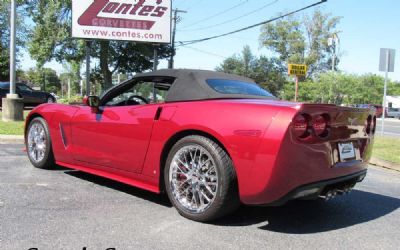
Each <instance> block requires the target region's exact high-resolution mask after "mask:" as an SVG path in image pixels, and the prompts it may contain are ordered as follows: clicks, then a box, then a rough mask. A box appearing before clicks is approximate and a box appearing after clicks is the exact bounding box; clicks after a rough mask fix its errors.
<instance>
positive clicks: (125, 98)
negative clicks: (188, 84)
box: [105, 82, 168, 106]
mask: <svg viewBox="0 0 400 250" xmlns="http://www.w3.org/2000/svg"><path fill="white" fill-rule="evenodd" d="M153 89H154V92H153ZM167 92H168V88H166V87H165V85H164V84H159V83H153V82H138V83H136V84H135V85H133V86H131V87H130V88H128V89H126V90H125V91H122V93H119V94H117V95H116V96H115V97H113V98H112V99H110V100H109V101H108V102H107V103H106V104H105V105H106V106H132V105H144V104H150V103H163V102H164V101H165V96H166V95H167Z"/></svg>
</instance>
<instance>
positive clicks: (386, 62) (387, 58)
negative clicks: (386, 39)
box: [379, 49, 396, 72]
mask: <svg viewBox="0 0 400 250" xmlns="http://www.w3.org/2000/svg"><path fill="white" fill-rule="evenodd" d="M395 56H396V51H395V50H394V49H381V53H380V58H379V71H384V72H385V71H387V72H394V58H395Z"/></svg>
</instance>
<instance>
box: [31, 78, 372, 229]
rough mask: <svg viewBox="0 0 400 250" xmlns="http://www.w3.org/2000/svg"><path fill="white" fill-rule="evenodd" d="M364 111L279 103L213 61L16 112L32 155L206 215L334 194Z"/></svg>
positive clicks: (347, 174)
mask: <svg viewBox="0 0 400 250" xmlns="http://www.w3.org/2000/svg"><path fill="white" fill-rule="evenodd" d="M375 125H376V117H375V113H374V111H372V110H368V109H357V108H348V107H338V106H335V105H326V104H303V103H293V102H285V101H279V100H277V99H276V98H275V97H273V96H272V95H271V94H270V93H268V92H267V91H265V90H263V89H262V88H260V87H259V86H258V85H257V84H255V83H254V82H253V81H252V80H251V79H247V78H243V77H239V76H235V75H229V74H224V73H218V72H211V71H200V70H159V71H156V72H152V73H144V74H138V75H136V76H135V77H134V78H133V79H131V80H128V81H126V82H124V83H122V84H120V85H118V86H115V87H114V88H112V89H110V90H109V91H107V92H106V93H105V94H103V96H102V97H100V98H99V97H96V96H90V97H87V98H85V99H84V105H80V106H79V105H76V106H72V105H62V104H44V105H41V106H39V107H37V108H35V109H34V110H33V111H32V112H31V113H30V115H29V117H28V118H27V121H26V132H25V138H26V139H25V142H26V147H27V153H28V156H29V159H30V161H31V163H32V164H33V165H34V166H35V167H38V168H52V167H53V166H54V165H55V164H58V165H61V166H64V167H67V168H72V169H77V170H81V171H85V172H88V173H91V174H95V175H99V176H103V177H107V178H110V179H113V180H117V181H120V182H123V183H127V184H130V185H133V186H136V187H139V188H142V189H146V190H149V191H151V192H156V193H160V192H166V193H167V194H168V196H169V199H170V200H171V202H172V204H173V205H174V206H175V207H176V209H177V210H178V211H179V213H180V214H182V215H183V216H185V217H187V218H190V219H192V220H196V221H210V220H213V219H216V218H219V217H221V216H224V215H226V214H228V213H230V212H232V211H234V210H235V209H236V208H237V207H238V206H239V204H241V203H243V204H249V205H280V204H283V203H285V202H286V201H288V200H292V199H318V198H321V197H323V198H326V199H329V198H332V197H333V196H335V195H336V194H342V193H346V192H348V191H350V190H351V189H352V188H353V187H354V185H355V184H356V183H357V182H360V181H362V180H363V179H364V177H365V175H366V173H367V163H368V160H369V158H370V156H371V151H372V143H373V138H374V133H375Z"/></svg>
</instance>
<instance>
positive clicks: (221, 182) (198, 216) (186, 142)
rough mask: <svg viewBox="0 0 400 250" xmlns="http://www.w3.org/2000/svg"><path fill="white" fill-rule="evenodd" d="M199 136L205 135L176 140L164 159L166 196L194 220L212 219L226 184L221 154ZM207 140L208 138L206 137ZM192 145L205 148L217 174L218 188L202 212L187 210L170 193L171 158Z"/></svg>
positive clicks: (180, 211) (184, 214) (185, 215)
mask: <svg viewBox="0 0 400 250" xmlns="http://www.w3.org/2000/svg"><path fill="white" fill-rule="evenodd" d="M199 138H204V139H206V138H205V137H200V136H189V137H185V138H183V139H181V140H180V141H178V142H177V143H176V144H175V145H174V146H173V147H172V149H171V151H170V153H169V154H168V158H167V161H166V165H165V168H164V180H165V190H166V192H167V194H168V197H169V199H170V201H171V202H172V203H173V205H174V206H175V207H176V208H177V210H178V212H179V213H180V214H181V215H182V216H184V217H186V218H189V219H191V220H195V221H200V222H202V221H209V220H212V219H213V218H214V217H215V214H217V213H218V209H219V208H220V206H219V204H220V203H221V198H222V196H223V195H224V194H223V190H224V187H225V185H227V184H226V177H225V175H224V171H223V162H222V159H221V156H220V155H219V154H218V153H217V149H216V148H215V147H213V146H212V144H209V143H206V142H204V141H203V140H201V139H199ZM206 140H208V139H206ZM192 145H199V146H201V147H203V148H204V149H206V150H207V151H208V153H209V154H210V155H211V157H212V158H213V160H214V163H215V167H216V171H217V175H218V178H217V179H218V190H217V193H216V196H215V198H214V201H213V203H212V204H211V206H210V207H208V208H207V209H206V210H205V211H203V212H202V213H192V212H190V211H189V210H187V209H186V208H185V207H183V206H182V205H181V204H180V203H179V202H178V201H177V200H176V199H175V197H174V195H173V194H172V193H171V187H170V179H169V171H170V167H171V163H172V160H173V158H174V156H175V154H176V153H177V152H178V151H179V150H180V149H181V148H182V147H185V146H192Z"/></svg>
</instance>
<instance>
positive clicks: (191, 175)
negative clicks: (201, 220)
mask: <svg viewBox="0 0 400 250" xmlns="http://www.w3.org/2000/svg"><path fill="white" fill-rule="evenodd" d="M169 177H170V179H169V180H170V187H171V192H172V194H173V197H174V198H175V200H176V201H177V202H178V203H179V204H180V205H181V206H183V207H184V208H185V209H187V210H189V211H190V212H193V213H201V212H203V211H205V210H206V209H207V208H208V207H210V206H211V204H212V203H213V201H214V199H215V197H216V195H217V191H218V172H217V169H216V166H215V162H214V160H213V158H212V156H211V154H210V153H209V152H208V151H207V150H206V149H205V148H203V147H202V146H200V145H191V146H186V147H183V148H181V149H180V150H179V151H178V152H176V154H175V155H174V158H173V160H172V162H171V166H170V170H169Z"/></svg>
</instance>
